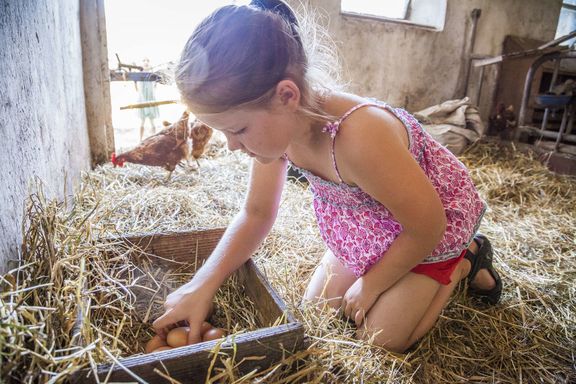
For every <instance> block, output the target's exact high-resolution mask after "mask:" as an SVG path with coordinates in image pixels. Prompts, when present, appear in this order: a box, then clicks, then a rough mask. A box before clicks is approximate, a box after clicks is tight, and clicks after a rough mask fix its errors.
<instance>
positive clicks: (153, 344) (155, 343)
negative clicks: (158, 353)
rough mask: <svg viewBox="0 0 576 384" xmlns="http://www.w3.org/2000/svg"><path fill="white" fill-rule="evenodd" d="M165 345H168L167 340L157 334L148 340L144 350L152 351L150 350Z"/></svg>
mask: <svg viewBox="0 0 576 384" xmlns="http://www.w3.org/2000/svg"><path fill="white" fill-rule="evenodd" d="M165 346H167V344H166V340H164V339H163V338H161V337H160V336H158V335H156V336H154V337H152V338H151V339H150V341H148V342H147V343H146V347H145V348H144V350H145V351H146V353H150V352H152V351H155V350H156V349H158V348H160V347H165Z"/></svg>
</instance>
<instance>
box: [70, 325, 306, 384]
mask: <svg viewBox="0 0 576 384" xmlns="http://www.w3.org/2000/svg"><path fill="white" fill-rule="evenodd" d="M234 341H235V344H236V357H235V361H236V362H240V361H242V359H244V358H247V357H257V358H258V359H254V360H247V361H245V362H243V363H242V364H240V365H239V366H238V370H239V371H240V372H241V373H243V374H246V373H248V372H250V371H252V370H254V369H258V370H261V369H265V368H268V367H270V366H271V365H272V364H273V363H274V362H276V361H278V360H280V359H282V358H283V357H285V356H287V355H289V354H290V353H293V352H295V351H298V350H300V349H302V348H303V346H304V328H303V326H302V324H300V323H291V324H284V325H280V326H276V327H271V328H264V329H260V330H258V331H254V332H248V333H245V334H241V335H236V337H235V339H234ZM217 343H218V341H217V340H215V341H208V342H205V343H200V344H195V345H188V346H185V347H181V348H176V349H172V350H168V351H162V352H156V353H150V354H146V355H140V356H132V357H128V358H125V359H121V360H119V362H120V364H122V366H123V367H126V368H127V369H129V370H130V371H132V372H134V373H135V374H136V375H138V376H139V377H140V378H142V379H144V380H146V381H147V382H150V383H162V382H167V381H166V380H165V379H162V378H161V376H160V375H158V374H157V373H155V372H154V369H158V370H159V371H161V372H163V373H166V370H167V371H168V372H169V375H170V376H171V377H172V378H174V379H176V380H179V381H182V382H185V383H204V381H205V378H206V376H207V374H208V368H209V365H210V362H211V359H212V357H213V354H211V353H210V351H211V350H212V349H214V347H215V346H216V345H217ZM233 346H234V344H233V343H232V342H231V340H228V339H227V340H226V342H224V343H223V344H222V347H221V349H220V351H219V353H220V354H223V353H225V354H226V355H228V356H232V355H233V354H234V348H233ZM222 356H223V355H222ZM215 366H216V367H221V364H219V363H218V364H216V365H215ZM109 371H111V372H109ZM97 372H98V377H99V378H100V380H103V379H104V378H105V377H107V375H108V374H110V377H109V380H110V381H116V382H117V381H132V382H133V381H134V377H133V376H131V375H130V374H129V373H127V372H126V371H125V370H124V368H122V367H120V366H119V365H118V364H113V363H111V364H102V365H99V366H98V371H97ZM72 382H73V383H95V382H96V381H95V379H94V375H93V374H92V373H91V371H90V370H88V369H85V370H83V371H82V372H78V373H76V374H75V375H73V377H72Z"/></svg>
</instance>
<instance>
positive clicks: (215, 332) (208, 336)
mask: <svg viewBox="0 0 576 384" xmlns="http://www.w3.org/2000/svg"><path fill="white" fill-rule="evenodd" d="M224 336H226V334H225V333H224V330H223V329H221V328H212V329H209V330H208V331H206V333H205V334H204V335H203V336H202V341H210V340H216V339H220V338H221V337H224Z"/></svg>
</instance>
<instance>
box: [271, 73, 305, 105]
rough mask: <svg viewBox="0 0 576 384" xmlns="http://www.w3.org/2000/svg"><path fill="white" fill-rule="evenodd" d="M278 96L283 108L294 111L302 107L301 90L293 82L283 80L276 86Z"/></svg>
mask: <svg viewBox="0 0 576 384" xmlns="http://www.w3.org/2000/svg"><path fill="white" fill-rule="evenodd" d="M276 96H277V99H278V100H279V102H280V105H281V106H285V107H288V108H290V109H292V110H296V109H298V106H299V105H300V88H298V86H297V85H296V83H295V82H293V81H292V80H288V79H286V80H282V81H280V82H279V83H278V85H276Z"/></svg>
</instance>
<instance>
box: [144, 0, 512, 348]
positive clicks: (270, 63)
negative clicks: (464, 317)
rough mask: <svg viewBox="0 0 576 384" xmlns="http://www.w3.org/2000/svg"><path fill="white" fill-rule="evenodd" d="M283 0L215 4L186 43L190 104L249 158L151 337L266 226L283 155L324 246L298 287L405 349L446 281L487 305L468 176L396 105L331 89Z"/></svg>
mask: <svg viewBox="0 0 576 384" xmlns="http://www.w3.org/2000/svg"><path fill="white" fill-rule="evenodd" d="M303 42H304V36H301V33H300V28H299V25H298V21H297V19H296V17H295V15H294V13H293V11H292V10H291V9H290V8H289V7H288V6H287V5H286V4H285V3H284V2H282V1H262V0H261V1H253V2H252V3H251V4H250V5H247V6H234V5H230V6H225V7H223V8H220V9H218V10H217V11H215V12H214V13H213V14H212V15H211V16H209V17H208V18H206V19H205V20H204V21H203V22H202V23H201V24H200V25H199V26H198V27H197V28H196V30H195V31H194V33H193V34H192V36H191V37H190V39H189V40H188V43H187V44H186V47H185V49H184V52H183V55H182V60H181V62H180V65H179V68H178V72H177V83H178V86H179V88H180V91H181V93H182V97H183V100H184V101H185V103H186V104H187V105H188V107H189V109H190V110H191V111H192V112H193V113H194V114H195V115H196V116H197V118H198V119H200V120H201V121H202V122H204V123H206V124H207V125H209V126H210V127H213V128H214V129H217V130H219V131H221V132H223V133H224V135H225V136H226V138H227V141H228V146H229V148H230V150H240V151H242V152H244V153H246V154H248V155H249V156H250V157H252V158H253V159H254V160H253V161H252V167H251V174H250V182H249V188H248V193H247V197H246V201H245V203H244V207H243V208H242V209H241V211H240V212H239V213H238V214H237V216H236V217H235V218H234V220H233V221H232V223H231V224H230V226H229V227H228V229H227V231H226V233H225V234H224V236H223V238H222V240H221V241H220V243H219V244H218V246H217V247H216V249H215V250H214V252H213V254H212V255H211V256H210V258H209V259H208V260H207V262H206V263H205V265H204V266H203V267H202V268H201V269H199V271H198V272H197V273H196V275H195V276H194V278H193V279H192V280H191V281H190V282H189V283H187V284H185V285H183V286H182V287H180V288H179V289H178V290H176V291H175V292H173V293H172V294H170V295H169V296H168V297H167V300H166V303H165V307H166V312H165V313H164V315H163V316H161V317H160V318H159V319H157V320H156V321H155V322H154V327H155V328H156V330H157V332H158V333H159V334H161V335H162V334H165V332H166V330H167V329H168V328H169V327H171V326H173V324H174V323H177V322H180V321H187V322H188V323H189V326H190V335H189V342H191V343H192V342H197V341H199V340H200V336H199V335H200V326H201V324H202V321H203V320H204V319H205V318H206V316H207V314H208V311H209V308H210V305H211V302H212V298H213V296H214V294H215V293H216V291H217V290H218V288H219V287H220V285H221V284H222V283H223V281H224V280H225V279H226V277H228V276H229V275H230V274H231V273H232V272H233V271H234V270H236V269H237V268H238V267H239V266H240V265H242V264H243V263H244V262H245V261H246V260H247V259H248V258H249V257H251V255H252V253H253V252H254V251H255V250H256V248H257V247H258V246H259V245H260V243H261V242H262V241H263V239H264V238H265V236H266V235H267V234H268V232H269V231H270V229H271V227H272V225H273V223H274V220H275V218H276V213H277V210H278V205H279V202H280V195H281V191H282V188H283V184H284V181H285V179H286V169H287V166H288V164H291V165H292V166H294V167H296V168H297V169H299V170H301V171H302V172H303V173H304V174H305V175H306V177H307V178H308V180H309V182H310V187H311V190H312V193H313V194H314V210H315V212H316V216H317V221H318V225H319V227H320V232H321V235H322V238H323V240H324V241H325V243H326V245H327V251H326V254H325V255H324V257H323V259H322V261H321V262H320V264H319V265H318V267H317V269H316V271H315V272H314V274H313V276H312V279H311V281H310V284H309V286H308V288H307V291H306V293H305V297H304V299H305V300H306V301H312V302H318V303H320V304H325V303H327V304H328V305H331V306H333V307H334V308H338V309H341V310H342V313H343V314H344V315H345V316H347V317H348V318H350V319H351V320H353V321H354V322H355V323H356V325H357V327H358V331H357V336H358V337H359V338H364V339H370V338H371V339H372V341H373V342H374V343H377V344H380V345H383V346H385V347H386V348H388V349H389V350H392V351H397V352H403V351H405V350H406V349H407V348H408V347H409V346H411V345H412V344H413V343H414V342H415V341H417V340H418V339H419V338H421V337H422V336H423V335H425V334H426V332H427V331H428V330H430V328H431V327H432V326H433V325H434V323H435V322H436V320H437V318H438V316H439V314H440V312H441V310H442V308H443V307H444V305H445V304H446V302H447V301H448V299H449V297H450V294H451V293H452V291H453V290H454V288H455V286H456V285H457V284H458V282H459V281H460V280H462V279H464V278H466V277H467V278H468V281H469V286H470V293H472V294H474V295H476V296H478V297H479V298H482V299H483V300H484V301H486V302H488V303H492V304H494V303H496V302H497V301H498V299H499V297H500V293H501V290H502V284H501V280H500V277H499V276H498V274H497V273H496V271H495V270H494V269H493V267H492V249H491V245H490V243H489V241H488V239H486V237H484V236H482V235H475V233H476V230H477V229H478V226H479V224H480V220H481V218H482V215H483V213H484V210H485V204H484V203H483V201H482V200H481V199H480V197H479V196H478V194H477V192H476V190H475V188H474V186H473V184H472V182H471V180H470V178H469V176H468V173H467V171H466V169H465V168H464V165H463V164H461V163H460V162H459V161H458V160H457V159H456V158H455V157H454V156H453V155H452V154H451V153H450V152H448V151H447V150H446V149H445V148H444V147H442V146H441V145H439V144H438V143H437V142H435V141H434V140H433V139H432V138H431V137H430V136H429V135H428V134H427V133H426V132H425V131H423V130H422V127H421V126H420V124H419V123H418V122H417V121H416V120H415V119H414V118H413V117H412V116H410V115H409V114H408V113H407V112H405V111H403V110H401V109H396V108H393V107H391V106H389V105H386V104H384V103H381V102H377V101H373V100H368V99H365V98H362V97H358V96H355V95H351V94H347V93H341V92H337V91H333V90H330V89H328V88H326V87H325V86H323V84H322V83H321V82H320V81H319V79H320V78H321V77H319V76H317V74H318V70H317V68H316V67H315V64H314V62H313V61H312V60H311V57H312V56H311V55H310V54H307V53H306V50H305V48H304V44H303Z"/></svg>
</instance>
